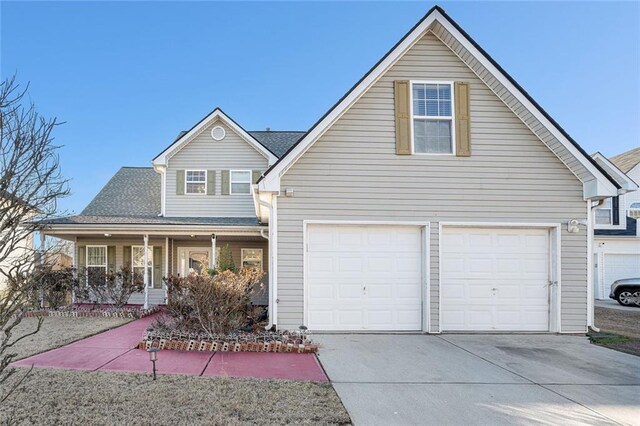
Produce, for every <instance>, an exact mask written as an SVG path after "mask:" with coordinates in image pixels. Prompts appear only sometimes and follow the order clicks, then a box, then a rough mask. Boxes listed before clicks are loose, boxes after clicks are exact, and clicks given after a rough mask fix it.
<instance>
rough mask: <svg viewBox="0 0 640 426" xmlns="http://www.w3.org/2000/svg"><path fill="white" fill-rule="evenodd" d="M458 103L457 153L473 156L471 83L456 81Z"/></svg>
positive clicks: (463, 155) (458, 154) (456, 99)
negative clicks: (470, 102) (470, 123)
mask: <svg viewBox="0 0 640 426" xmlns="http://www.w3.org/2000/svg"><path fill="white" fill-rule="evenodd" d="M455 103H456V117H455V119H456V123H455V125H456V155H457V156H458V157H470V156H471V135H470V131H469V128H470V126H469V83H465V82H460V81H458V82H456V83H455Z"/></svg>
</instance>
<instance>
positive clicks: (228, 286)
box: [166, 269, 264, 336]
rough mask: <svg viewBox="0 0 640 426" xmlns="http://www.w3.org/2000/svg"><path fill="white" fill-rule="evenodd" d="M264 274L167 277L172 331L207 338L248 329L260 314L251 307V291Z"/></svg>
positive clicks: (250, 271) (241, 272)
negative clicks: (174, 329)
mask: <svg viewBox="0 0 640 426" xmlns="http://www.w3.org/2000/svg"><path fill="white" fill-rule="evenodd" d="M263 275H264V273H263V272H262V271H257V270H255V269H242V270H240V271H239V272H238V273H234V272H232V271H229V270H226V271H222V272H219V273H218V274H216V275H196V274H191V275H189V276H188V277H184V278H181V277H175V276H172V277H169V278H168V279H167V280H166V283H167V292H168V303H167V308H166V312H167V314H168V315H169V316H170V317H171V320H172V323H173V324H172V325H173V327H174V328H176V329H178V330H180V331H184V332H189V333H206V334H208V335H209V336H213V335H216V334H228V333H232V332H234V331H238V330H240V329H242V328H246V327H247V326H250V325H252V324H253V322H254V321H255V317H257V316H259V315H260V313H259V312H257V309H256V308H255V307H253V306H252V305H251V291H252V288H253V286H254V285H255V284H257V283H259V282H260V280H261V279H262V276H263Z"/></svg>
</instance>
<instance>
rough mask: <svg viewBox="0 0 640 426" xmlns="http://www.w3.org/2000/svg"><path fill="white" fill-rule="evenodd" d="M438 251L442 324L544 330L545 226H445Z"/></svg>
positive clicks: (546, 301) (461, 327)
mask: <svg viewBox="0 0 640 426" xmlns="http://www.w3.org/2000/svg"><path fill="white" fill-rule="evenodd" d="M441 252H442V259H441V265H442V270H441V284H440V291H441V292H442V306H441V310H442V314H441V316H442V328H443V330H451V331H458V330H459V331H492V330H505V331H517V330H522V331H533V330H535V331H548V328H549V287H548V279H549V278H548V277H549V236H548V231H547V230H543V229H508V228H504V229H502V228H495V229H491V228H486V229H485V228H445V229H444V232H443V237H442V247H441Z"/></svg>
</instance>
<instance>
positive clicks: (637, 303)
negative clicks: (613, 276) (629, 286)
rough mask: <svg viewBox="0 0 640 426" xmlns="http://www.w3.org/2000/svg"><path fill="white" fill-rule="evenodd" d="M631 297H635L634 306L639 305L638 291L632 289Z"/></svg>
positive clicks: (639, 294)
mask: <svg viewBox="0 0 640 426" xmlns="http://www.w3.org/2000/svg"><path fill="white" fill-rule="evenodd" d="M633 297H634V299H635V301H634V303H635V305H636V306H638V307H640V291H634V292H633Z"/></svg>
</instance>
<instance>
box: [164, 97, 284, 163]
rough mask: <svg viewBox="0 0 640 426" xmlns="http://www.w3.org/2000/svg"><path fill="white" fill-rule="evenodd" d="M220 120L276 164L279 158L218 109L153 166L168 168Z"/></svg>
mask: <svg viewBox="0 0 640 426" xmlns="http://www.w3.org/2000/svg"><path fill="white" fill-rule="evenodd" d="M217 119H220V120H221V121H223V122H224V123H225V124H226V125H227V126H229V127H230V128H231V129H232V130H233V131H234V132H236V133H237V134H238V135H240V137H241V138H242V139H244V140H245V141H246V142H247V143H248V144H249V145H251V146H252V147H253V148H254V149H255V150H256V151H258V152H259V153H260V154H261V155H263V156H264V157H265V158H266V159H267V160H268V161H269V164H273V163H275V162H276V161H277V160H278V158H277V157H276V156H275V155H273V153H271V152H270V151H269V150H268V149H266V148H265V147H264V146H263V145H262V144H261V143H260V142H258V141H257V140H256V139H255V138H254V137H253V136H251V135H250V134H249V133H247V132H246V131H245V130H244V129H243V128H242V127H240V126H239V125H238V124H236V123H235V122H234V121H233V120H232V119H231V118H230V117H229V116H227V115H226V114H225V113H224V112H223V111H222V110H221V109H219V108H216V109H215V110H214V111H213V112H212V113H211V114H209V115H208V116H207V117H205V118H204V119H203V120H201V121H200V122H199V123H198V124H197V125H196V126H195V127H193V128H192V129H191V130H189V131H188V132H187V133H185V134H184V135H182V136H181V137H180V138H178V139H177V140H176V141H175V142H174V143H173V144H171V146H169V147H168V148H167V149H165V150H164V151H163V152H162V153H161V154H160V155H159V156H158V157H157V158H156V159H155V160H153V162H152V164H153V166H154V167H156V166H167V165H168V162H169V159H170V158H171V157H172V156H173V155H174V154H175V153H176V152H178V151H179V150H180V149H182V148H183V147H184V146H185V145H186V144H187V143H189V142H190V141H191V139H192V138H193V137H194V136H195V135H198V134H199V133H200V132H202V130H203V129H204V128H205V127H207V126H209V125H210V124H211V123H213V122H214V121H215V120H217Z"/></svg>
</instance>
